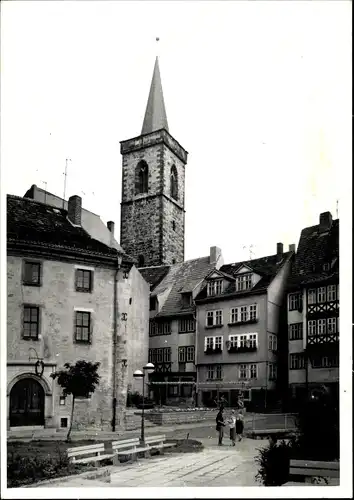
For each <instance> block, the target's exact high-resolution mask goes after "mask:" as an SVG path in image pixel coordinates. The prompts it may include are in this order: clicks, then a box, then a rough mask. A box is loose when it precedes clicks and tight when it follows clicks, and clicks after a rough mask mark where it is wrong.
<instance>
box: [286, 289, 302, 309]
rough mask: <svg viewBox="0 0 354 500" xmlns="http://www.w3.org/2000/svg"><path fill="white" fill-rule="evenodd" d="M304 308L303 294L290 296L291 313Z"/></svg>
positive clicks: (291, 294)
mask: <svg viewBox="0 0 354 500" xmlns="http://www.w3.org/2000/svg"><path fill="white" fill-rule="evenodd" d="M301 307H302V295H301V293H290V294H289V311H294V310H296V309H300V308H301Z"/></svg>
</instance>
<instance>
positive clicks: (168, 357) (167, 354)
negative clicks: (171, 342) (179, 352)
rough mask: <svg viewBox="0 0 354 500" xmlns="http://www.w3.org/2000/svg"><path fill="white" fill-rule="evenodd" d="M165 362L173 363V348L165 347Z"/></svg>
mask: <svg viewBox="0 0 354 500" xmlns="http://www.w3.org/2000/svg"><path fill="white" fill-rule="evenodd" d="M163 362H164V363H170V362H171V347H163Z"/></svg>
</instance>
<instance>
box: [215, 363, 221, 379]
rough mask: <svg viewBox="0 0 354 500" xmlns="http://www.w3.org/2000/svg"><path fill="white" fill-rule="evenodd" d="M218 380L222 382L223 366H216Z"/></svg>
mask: <svg viewBox="0 0 354 500" xmlns="http://www.w3.org/2000/svg"><path fill="white" fill-rule="evenodd" d="M215 371H216V379H217V380H222V366H221V365H216V370H215Z"/></svg>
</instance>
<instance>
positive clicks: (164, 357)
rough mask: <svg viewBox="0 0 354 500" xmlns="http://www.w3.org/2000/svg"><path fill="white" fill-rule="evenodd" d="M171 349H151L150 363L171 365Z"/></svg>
mask: <svg viewBox="0 0 354 500" xmlns="http://www.w3.org/2000/svg"><path fill="white" fill-rule="evenodd" d="M170 362H171V347H163V348H158V349H149V363H170Z"/></svg>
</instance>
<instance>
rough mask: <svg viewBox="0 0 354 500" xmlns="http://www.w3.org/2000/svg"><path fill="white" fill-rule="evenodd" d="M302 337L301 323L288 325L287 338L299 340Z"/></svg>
mask: <svg viewBox="0 0 354 500" xmlns="http://www.w3.org/2000/svg"><path fill="white" fill-rule="evenodd" d="M302 338H303V328H302V323H293V324H291V325H289V340H301V339H302Z"/></svg>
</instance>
